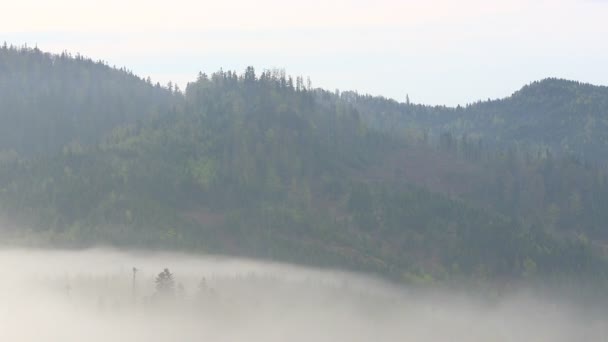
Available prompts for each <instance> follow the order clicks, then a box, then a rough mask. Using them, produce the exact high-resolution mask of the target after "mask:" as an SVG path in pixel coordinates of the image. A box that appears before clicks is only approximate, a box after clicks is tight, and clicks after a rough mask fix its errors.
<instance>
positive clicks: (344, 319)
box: [0, 249, 607, 342]
mask: <svg viewBox="0 0 608 342" xmlns="http://www.w3.org/2000/svg"><path fill="white" fill-rule="evenodd" d="M133 265H136V266H137V267H139V273H138V274H137V278H136V288H135V294H133V293H134V292H133V288H132V271H131V267H132V266H133ZM164 267H169V268H170V269H171V271H172V272H173V273H174V275H175V279H176V281H178V282H179V283H181V284H183V286H184V289H185V291H184V294H183V295H182V296H181V297H178V298H176V299H174V300H172V301H169V302H163V303H157V302H155V301H154V300H152V299H151V298H152V295H153V294H154V288H153V284H154V280H153V279H154V276H155V275H156V273H157V272H158V271H159V270H162V268H164ZM0 268H1V269H3V270H5V279H4V280H3V281H2V282H0V291H1V292H2V293H3V305H2V309H1V310H0V322H2V329H0V340H2V341H62V342H65V341H93V342H96V341H100V342H101V341H127V340H128V341H169V340H171V341H201V340H211V341H245V340H246V341H286V340H289V341H371V340H377V341H446V340H450V341H485V342H487V341H523V340H526V341H552V342H555V341H573V340H588V341H591V340H595V341H598V340H600V339H601V338H602V337H603V336H605V334H606V333H607V331H606V324H605V323H606V319H605V316H603V315H601V314H600V312H599V311H591V310H590V309H589V308H587V309H586V310H583V308H582V307H581V306H578V305H573V304H572V302H568V300H567V297H562V298H560V299H557V298H552V299H551V300H548V297H547V296H546V295H543V296H542V297H540V296H538V293H537V292H531V291H514V292H513V293H512V294H510V295H506V296H504V297H502V298H500V299H498V300H497V299H494V300H488V299H487V298H486V299H484V298H483V297H481V296H479V297H477V298H476V297H474V296H465V295H462V294H456V293H454V292H452V293H450V292H441V291H431V290H429V291H425V292H422V291H415V290H413V289H407V288H401V287H397V286H394V285H391V284H388V283H385V282H382V281H379V280H375V279H373V278H369V277H365V276H359V275H354V274H347V273H344V272H330V271H320V270H314V269H307V268H301V267H293V266H289V265H282V264H265V263H260V262H254V261H249V260H239V259H226V258H217V257H200V256H192V255H185V254H168V253H163V254H152V253H124V252H117V251H110V250H101V249H96V250H88V251H80V252H74V251H71V252H69V251H43V250H4V251H2V252H0ZM201 277H205V279H206V284H207V287H206V289H205V290H199V289H198V288H197V284H198V282H200V279H201ZM201 291H202V292H201ZM133 296H134V297H135V298H133ZM567 303H569V305H567ZM592 312H594V313H592Z"/></svg>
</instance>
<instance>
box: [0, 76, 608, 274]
mask: <svg viewBox="0 0 608 342" xmlns="http://www.w3.org/2000/svg"><path fill="white" fill-rule="evenodd" d="M450 146H451V145H450ZM403 148H412V149H418V148H419V147H416V146H414V145H407V144H404V142H403V141H402V140H401V139H400V138H398V137H392V136H390V135H387V134H383V133H381V132H378V131H376V130H374V129H370V128H369V127H368V126H367V125H366V124H365V123H364V120H363V119H362V114H361V112H360V111H359V110H358V109H357V106H356V105H355V104H353V103H350V102H348V101H344V100H342V99H340V98H336V97H332V96H331V95H329V94H328V93H323V92H321V91H318V90H312V89H307V88H306V87H304V86H303V85H302V82H301V80H300V79H296V81H295V82H294V81H293V80H291V79H290V78H286V77H285V76H283V74H281V73H277V72H264V73H262V74H261V75H259V76H257V75H256V74H255V72H254V71H253V69H252V68H250V69H248V70H247V71H246V72H245V73H244V74H243V75H237V74H236V73H233V72H218V73H215V74H213V75H211V76H209V77H208V76H206V75H204V74H201V75H199V79H198V80H197V82H195V83H191V84H190V85H189V86H188V87H187V89H186V93H185V99H184V101H183V102H182V103H181V104H180V105H178V106H175V108H174V111H173V112H172V113H171V115H161V116H159V117H152V118H150V119H149V120H145V121H143V122H138V123H135V124H126V125H121V126H119V127H116V128H115V129H114V130H113V131H112V133H111V134H109V135H108V136H107V138H106V139H105V140H104V142H103V143H102V144H99V145H94V146H88V147H87V146H85V147H78V148H75V147H74V146H70V147H66V148H64V149H63V151H62V153H60V154H57V155H53V156H43V157H38V158H32V159H30V160H19V161H6V162H4V163H3V164H2V166H1V167H0V184H1V188H0V190H1V194H2V195H1V196H0V208H1V209H2V210H3V212H4V213H5V216H8V217H10V218H11V219H13V220H16V221H18V222H19V223H20V224H21V225H22V226H29V227H31V231H26V230H23V229H16V230H12V231H9V232H7V233H6V235H8V236H10V237H11V238H12V239H16V240H19V241H24V240H34V241H39V242H40V241H42V242H44V243H52V244H59V245H64V246H65V245H68V246H88V245H94V244H98V243H106V244H112V245H122V246H142V247H161V248H186V249H193V250H198V251H206V252H214V253H228V254H237V255H246V256H255V257H261V258H272V259H275V260H283V261H292V262H299V263H307V264H315V265H323V266H333V267H347V268H353V269H358V270H366V271H372V272H377V273H379V274H383V275H386V276H390V277H393V278H395V279H399V280H406V281H429V280H431V279H440V280H443V281H447V280H449V279H452V278H454V277H460V276H466V277H473V278H480V279H488V278H489V279H495V278H498V277H514V278H520V277H529V276H534V275H536V274H539V275H544V276H547V275H551V276H557V275H560V274H567V275H570V276H573V275H577V276H578V275H581V276H582V275H586V276H591V275H593V276H597V277H600V278H602V277H603V274H604V271H603V269H604V265H605V261H604V258H603V255H602V254H601V253H600V252H598V251H597V250H596V249H595V248H594V247H593V246H592V245H590V244H589V243H588V242H586V241H585V240H584V239H580V238H578V237H577V236H570V235H557V234H551V233H550V231H549V229H548V228H549V227H547V226H544V225H538V224H536V223H537V222H533V221H530V220H527V219H525V217H524V216H522V215H519V214H517V213H515V214H512V213H506V212H501V210H500V209H501V207H500V206H498V205H497V206H496V207H493V206H492V205H490V206H479V205H476V204H475V202H474V201H471V202H469V201H468V198H467V197H464V196H463V197H454V196H452V195H450V194H442V193H441V191H440V189H433V190H434V191H435V192H439V193H434V192H431V191H429V190H426V189H423V188H420V187H417V186H411V185H408V183H409V182H410V180H408V179H401V178H400V176H399V173H398V171H399V170H391V169H386V167H384V168H383V164H382V163H383V162H384V161H385V158H386V156H388V155H390V154H393V153H398V152H399V151H400V150H401V149H403ZM450 148H451V147H450ZM417 159H418V158H408V160H407V163H416V162H418V160H417ZM448 165H452V163H449V164H448ZM374 167H380V168H381V169H382V170H383V172H388V173H389V174H391V173H393V172H397V173H394V177H393V176H391V177H385V176H382V175H380V176H379V177H370V173H371V174H372V175H373V174H374V171H373V168H374ZM420 185H425V184H420ZM465 200H466V201H465Z"/></svg>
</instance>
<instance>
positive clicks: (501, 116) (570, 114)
mask: <svg viewBox="0 0 608 342" xmlns="http://www.w3.org/2000/svg"><path fill="white" fill-rule="evenodd" d="M340 97H341V98H342V99H344V100H345V101H348V102H349V103H352V104H354V105H355V106H356V107H357V108H358V109H359V110H360V111H361V113H362V115H363V117H364V119H365V121H366V122H367V123H368V124H369V125H370V126H372V127H375V128H377V129H380V130H383V131H386V132H391V133H396V134H403V133H407V134H409V135H410V136H417V137H419V138H420V137H422V136H423V135H425V134H426V135H432V136H435V137H437V136H439V135H440V134H441V133H444V132H450V133H452V134H454V135H456V136H461V135H465V134H466V135H467V136H469V137H475V138H480V139H482V140H483V141H484V142H485V143H486V144H488V145H494V146H513V145H519V146H522V147H525V148H527V149H534V150H546V149H549V150H550V151H551V152H552V153H556V154H561V155H574V156H577V157H582V158H585V159H587V160H592V161H603V160H605V159H606V158H607V157H608V145H607V144H608V133H607V132H608V87H603V86H594V85H590V84H584V83H580V82H574V81H568V80H562V79H545V80H542V81H538V82H534V83H531V84H529V85H527V86H525V87H523V88H522V89H521V90H519V91H517V92H515V93H514V94H513V95H512V96H510V97H507V98H504V99H500V100H488V101H480V102H477V103H474V104H470V105H468V106H466V107H460V106H458V107H456V108H448V107H440V106H438V107H432V106H423V105H415V104H409V103H398V102H395V101H392V100H388V99H384V98H381V97H371V96H366V95H359V94H357V93H354V92H344V93H342V94H340Z"/></svg>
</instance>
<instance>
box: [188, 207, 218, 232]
mask: <svg viewBox="0 0 608 342" xmlns="http://www.w3.org/2000/svg"><path fill="white" fill-rule="evenodd" d="M182 216H183V217H184V218H187V219H190V220H193V221H194V222H196V223H198V224H200V225H203V226H208V227H217V226H220V225H222V224H223V223H224V220H225V216H224V214H223V213H220V212H216V211H212V210H210V209H209V208H204V207H202V208H197V209H192V210H189V211H186V212H184V213H183V214H182Z"/></svg>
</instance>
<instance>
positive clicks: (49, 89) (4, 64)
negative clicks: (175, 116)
mask: <svg viewBox="0 0 608 342" xmlns="http://www.w3.org/2000/svg"><path fill="white" fill-rule="evenodd" d="M173 100H174V99H173V96H172V94H171V92H169V91H168V90H167V89H165V88H161V87H160V86H159V85H156V86H154V85H152V84H151V82H150V81H149V80H148V81H146V80H143V79H141V78H139V77H138V76H135V75H133V74H132V73H130V72H128V71H126V70H124V69H121V70H118V69H114V68H110V67H109V66H108V65H106V64H105V63H103V62H101V61H99V62H95V61H93V60H90V59H87V58H84V57H82V56H80V55H76V56H72V55H70V54H69V53H63V54H61V55H51V54H48V53H43V52H42V51H40V50H38V49H20V48H15V47H12V46H11V47H9V46H7V45H6V44H4V45H3V46H2V47H0V106H1V110H0V122H2V124H1V125H0V150H2V151H3V155H4V156H5V157H6V156H7V153H8V156H12V157H15V152H16V153H18V154H25V155H32V154H49V153H57V152H59V151H61V149H62V148H63V146H65V145H66V144H69V143H75V144H87V145H88V144H96V143H99V142H100V141H101V138H102V137H103V136H104V135H105V134H106V133H108V132H109V131H110V130H111V129H112V128H113V127H115V126H117V125H120V124H123V123H128V122H135V121H136V120H138V119H144V118H146V117H150V116H154V115H160V114H164V113H167V112H168V110H169V108H170V106H171V104H172V102H173Z"/></svg>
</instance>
